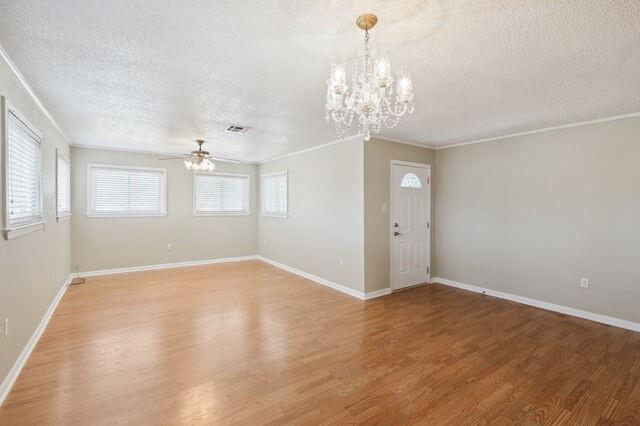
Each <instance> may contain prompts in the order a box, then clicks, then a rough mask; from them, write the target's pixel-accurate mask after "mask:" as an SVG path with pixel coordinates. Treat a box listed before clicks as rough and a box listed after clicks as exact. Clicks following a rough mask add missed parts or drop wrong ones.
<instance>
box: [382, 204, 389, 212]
mask: <svg viewBox="0 0 640 426" xmlns="http://www.w3.org/2000/svg"><path fill="white" fill-rule="evenodd" d="M387 210H389V204H387V203H382V211H383V212H386V211H387Z"/></svg>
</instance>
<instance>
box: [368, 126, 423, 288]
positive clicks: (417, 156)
mask: <svg viewBox="0 0 640 426" xmlns="http://www.w3.org/2000/svg"><path fill="white" fill-rule="evenodd" d="M434 157H435V154H434V150H433V149H429V148H422V147H417V146H412V145H405V144H401V143H396V142H389V141H384V140H379V139H371V140H370V141H368V142H365V144H364V211H365V213H366V214H365V216H364V227H365V234H364V247H365V288H366V291H367V292H370V291H375V290H381V289H385V288H389V287H390V286H391V283H390V274H391V272H390V269H389V268H390V256H391V248H390V245H391V241H390V235H389V233H390V228H389V212H390V203H391V201H390V196H391V188H390V184H391V176H390V173H391V160H401V161H410V162H412V163H422V164H429V165H431V173H432V174H433V173H434ZM433 192H434V191H432V193H431V198H432V203H431V205H432V206H433V204H434V203H433V197H434V193H433ZM383 204H386V205H387V206H388V208H387V211H383V209H382V205H383ZM432 209H433V207H432ZM431 222H432V224H433V223H434V222H435V221H434V218H433V214H432V220H431ZM433 228H434V227H433V226H432V229H433ZM431 239H432V242H431V253H433V252H434V247H433V232H432V238H431ZM432 258H433V255H432ZM431 264H432V265H433V262H431Z"/></svg>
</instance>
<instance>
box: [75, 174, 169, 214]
mask: <svg viewBox="0 0 640 426" xmlns="http://www.w3.org/2000/svg"><path fill="white" fill-rule="evenodd" d="M166 181H167V171H166V170H165V169H152V168H147V167H130V166H108V165H103V164H89V165H88V166H87V216H95V217H110V216H113V217H121V216H164V215H166V214H167V209H166V205H167V204H166Z"/></svg>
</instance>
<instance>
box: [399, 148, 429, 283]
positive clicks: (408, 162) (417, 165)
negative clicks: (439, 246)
mask: <svg viewBox="0 0 640 426" xmlns="http://www.w3.org/2000/svg"><path fill="white" fill-rule="evenodd" d="M393 166H409V167H417V168H420V169H426V170H427V176H428V177H429V184H428V185H429V194H428V195H427V200H428V201H429V211H428V212H427V215H428V216H427V219H428V220H429V224H430V226H429V233H428V238H427V247H428V248H429V272H428V273H427V281H426V283H429V282H431V272H432V270H431V230H432V229H433V226H432V225H433V224H432V223H431V222H432V220H431V210H432V208H433V206H432V205H431V184H432V183H433V178H432V177H431V165H430V164H423V163H412V162H410V161H402V160H390V161H389V287H390V288H391V291H396V290H403V289H404V288H402V289H396V288H395V287H394V283H393V188H394V186H393ZM418 285H420V284H418ZM414 287H415V286H414ZM407 288H410V287H407Z"/></svg>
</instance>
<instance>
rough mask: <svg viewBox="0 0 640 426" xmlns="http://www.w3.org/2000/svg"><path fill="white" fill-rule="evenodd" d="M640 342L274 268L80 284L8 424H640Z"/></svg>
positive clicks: (620, 333) (519, 311) (446, 298)
mask: <svg viewBox="0 0 640 426" xmlns="http://www.w3.org/2000/svg"><path fill="white" fill-rule="evenodd" d="M639 377H640V333H633V332H631V331H626V330H622V329H617V328H614V327H609V326H605V325H601V324H597V323H593V322H589V321H586V320H581V319H577V318H572V317H567V316H563V315H560V314H556V313H552V312H548V311H544V310H540V309H536V308H531V307H527V306H523V305H518V304H515V303H511V302H507V301H503V300H499V299H493V298H490V297H486V296H481V295H478V294H474V293H469V292H465V291H462V290H457V289H452V288H449V287H445V286H442V285H437V284H433V285H428V286H423V287H418V288H414V289H410V290H407V291H403V292H400V293H396V294H392V295H390V296H386V297H382V298H379V299H374V300H369V301H366V302H363V301H359V300H357V299H354V298H352V297H350V296H347V295H343V294H342V293H338V292H336V291H333V290H331V289H328V288H326V287H323V286H320V285H318V284H314V283H311V282H310V281H307V280H305V279H303V278H300V277H297V276H295V275H292V274H289V273H287V272H284V271H282V270H280V269H277V268H275V267H272V266H270V265H267V264H265V263H262V262H259V261H250V262H239V263H229V264H218V265H210V266H202V267H193V268H185V269H172V270H163V271H150V272H141V273H135V274H122V275H114V276H110V277H97V278H90V279H88V282H87V284H86V285H84V286H78V287H71V288H70V289H69V291H68V292H67V294H66V295H65V297H64V299H63V300H62V302H61V303H60V305H59V307H58V310H57V311H56V313H55V315H54V316H53V318H52V320H51V322H50V323H49V326H48V328H47V330H46V332H45V333H44V335H43V337H42V339H41V341H40V343H39V344H38V346H37V348H36V349H35V351H34V352H33V354H32V355H31V358H30V359H29V362H28V363H27V365H26V367H25V368H24V370H23V371H22V374H21V375H20V377H19V378H18V381H17V382H16V384H15V386H14V388H13V391H12V392H11V394H10V395H9V397H8V399H7V400H6V401H5V404H4V406H3V407H1V408H0V424H2V425H14V424H16V425H28V424H82V425H90V424H136V425H141V424H160V423H162V424H184V423H216V424H228V423H239V424H269V423H270V424H283V423H288V422H291V423H307V424H318V423H387V424H388V423H413V422H415V423H424V424H456V425H460V424H477V423H492V424H512V423H521V424H625V423H626V424H640V380H639Z"/></svg>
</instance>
